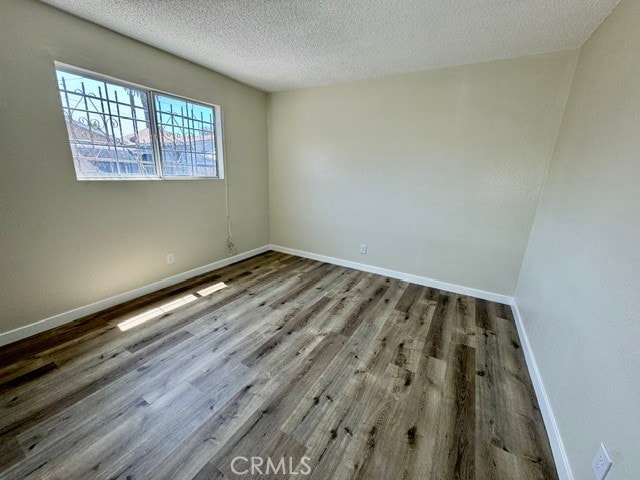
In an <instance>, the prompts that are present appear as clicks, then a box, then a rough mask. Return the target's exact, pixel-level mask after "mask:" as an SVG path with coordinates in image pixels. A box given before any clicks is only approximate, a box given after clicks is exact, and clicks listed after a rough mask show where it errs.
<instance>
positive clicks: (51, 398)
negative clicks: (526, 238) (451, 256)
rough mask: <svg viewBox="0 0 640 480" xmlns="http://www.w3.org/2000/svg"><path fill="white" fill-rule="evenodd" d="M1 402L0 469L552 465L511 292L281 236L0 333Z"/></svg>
mask: <svg viewBox="0 0 640 480" xmlns="http://www.w3.org/2000/svg"><path fill="white" fill-rule="evenodd" d="M210 286H215V287H214V288H211V289H210V291H209V292H207V291H203V289H204V288H205V287H210ZM211 290H215V291H211ZM199 291H200V292H202V293H200V294H199V293H197V292H199ZM141 315H146V316H145V317H141ZM119 326H120V327H122V328H124V329H125V330H124V331H123V330H122V329H121V328H120V327H119ZM127 327H130V328H128V329H127ZM0 408H1V416H0V479H65V480H66V479H84V478H86V479H116V478H118V479H129V480H137V479H154V480H156V479H171V480H176V479H198V480H202V479H221V478H225V479H231V478H245V479H246V478H289V477H290V478H310V479H314V480H315V479H327V480H329V479H331V480H333V479H392V480H396V479H441V480H446V479H520V480H525V479H544V480H553V479H556V478H557V476H556V472H555V466H554V464H553V459H552V455H551V451H550V447H549V443H548V439H547V435H546V431H545V429H544V425H543V423H542V418H541V415H540V411H539V409H538V404H537V402H536V398H535V396H534V393H533V388H532V385H531V381H530V378H529V376H528V373H527V369H526V366H525V363H524V358H523V354H522V350H521V348H520V345H519V340H518V335H517V332H516V329H515V325H514V321H513V318H512V316H511V311H510V309H509V307H508V306H506V305H500V304H496V303H492V302H487V301H484V300H478V299H474V298H471V297H466V296H461V295H456V294H453V293H448V292H444V291H439V290H434V289H431V288H426V287H421V286H417V285H412V284H408V283H406V282H402V281H399V280H395V279H390V278H386V277H383V276H379V275H373V274H367V273H363V272H360V271H356V270H350V269H346V268H342V267H337V266H334V265H328V264H324V263H320V262H315V261H311V260H306V259H302V258H298V257H293V256H289V255H284V254H280V253H275V252H268V253H266V254H263V255H259V256H257V257H253V258H251V259H249V260H246V261H244V262H242V263H238V264H235V265H232V266H229V267H227V268H224V269H221V270H217V271H215V272H212V273H210V274H207V275H202V276H200V277H198V278H195V279H192V280H190V281H188V282H185V283H183V284H181V285H178V286H176V287H172V288H169V289H165V290H163V291H161V292H157V293H155V294H152V295H148V296H146V297H143V298H141V299H138V300H136V301H133V302H129V303H127V304H123V305H120V306H118V307H115V308H113V309H110V310H108V311H104V312H101V313H99V314H95V315H92V316H89V317H86V318H83V319H81V320H78V321H75V322H73V323H70V324H68V325H65V326H62V327H60V328H57V329H55V330H51V331H49V332H45V333H43V334H40V335H38V336H35V337H32V338H30V339H27V340H25V341H22V342H18V343H15V344H12V345H8V346H6V347H3V348H0ZM252 457H254V458H252ZM252 466H253V470H252ZM234 470H235V473H234ZM245 471H247V472H246V473H244V474H242V473H243V472H245ZM238 472H240V473H238ZM252 473H253V474H252ZM296 473H297V475H296Z"/></svg>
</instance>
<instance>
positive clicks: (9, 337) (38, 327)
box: [0, 245, 270, 347]
mask: <svg viewBox="0 0 640 480" xmlns="http://www.w3.org/2000/svg"><path fill="white" fill-rule="evenodd" d="M269 250H270V247H269V245H264V246H262V247H259V248H254V249H253V250H249V251H248V252H244V253H240V254H238V255H234V256H232V257H229V258H224V259H222V260H218V261H217V262H213V263H210V264H208V265H204V266H202V267H198V268H194V269H193V270H189V271H187V272H183V273H179V274H177V275H173V276H171V277H167V278H164V279H162V280H160V281H158V282H154V283H152V284H149V285H146V286H144V287H140V288H136V289H135V290H130V291H128V292H124V293H121V294H119V295H116V296H114V297H110V298H107V299H105V300H100V301H98V302H95V303H92V304H91V305H86V306H84V307H80V308H76V309H73V310H69V311H68V312H64V313H60V314H58V315H54V316H53V317H49V318H45V319H44V320H40V321H38V322H35V323H32V324H29V325H25V326H24V327H19V328H16V329H14V330H10V331H8V332H3V333H0V347H1V346H3V345H8V344H9V343H13V342H16V341H18V340H22V339H23V338H27V337H30V336H32V335H36V334H38V333H41V332H44V331H46V330H50V329H52V328H55V327H59V326H60V325H64V324H65V323H69V322H72V321H73V320H77V319H78V318H82V317H84V316H87V315H91V314H92V313H96V312H99V311H100V310H105V309H107V308H110V307H113V306H115V305H118V304H120V303H124V302H127V301H129V300H133V299H135V298H138V297H142V296H143V295H147V294H149V293H153V292H156V291H158V290H162V289H163V288H166V287H171V286H172V285H176V284H178V283H180V282H183V281H185V280H188V279H190V278H192V277H196V276H198V275H202V274H203V273H208V272H211V271H212V270H216V269H218V268H222V267H226V266H227V265H231V264H232V263H237V262H240V261H242V260H245V259H247V258H249V257H253V256H255V255H259V254H260V253H264V252H268V251H269Z"/></svg>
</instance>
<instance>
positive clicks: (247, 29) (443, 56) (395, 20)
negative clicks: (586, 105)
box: [43, 0, 618, 92]
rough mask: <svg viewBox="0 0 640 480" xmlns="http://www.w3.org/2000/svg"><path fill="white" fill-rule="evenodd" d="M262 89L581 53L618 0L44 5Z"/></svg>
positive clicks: (115, 0)
mask: <svg viewBox="0 0 640 480" xmlns="http://www.w3.org/2000/svg"><path fill="white" fill-rule="evenodd" d="M43 1H44V2H45V3H48V4H50V5H54V6H56V7H58V8H60V9H63V10H66V11H68V12H70V13H73V14H75V15H77V16H79V17H82V18H85V19H88V20H91V21H93V22H95V23H97V24H99V25H103V26H105V27H107V28H110V29H112V30H115V31H116V32H119V33H122V34H124V35H127V36H129V37H132V38H135V39H137V40H140V41H142V42H144V43H147V44H149V45H153V46H155V47H157V48H160V49H162V50H165V51H167V52H170V53H173V54H175V55H178V56H180V57H183V58H186V59H188V60H191V61H193V62H195V63H198V64H201V65H203V66H205V67H208V68H211V69H213V70H215V71H218V72H220V73H223V74H225V75H228V76H230V77H232V78H235V79H237V80H240V81H241V82H244V83H247V84H249V85H252V86H254V87H257V88H259V89H261V90H265V91H270V92H273V91H282V90H291V89H296V88H303V87H312V86H319V85H327V84H332V83H340V82H346V81H351V80H359V79H365V78H373V77H381V76H385V75H392V74H397V73H406V72H414V71H421V70H429V69H433V68H441V67H450V66H456V65H463V64H469V63H479V62H485V61H489V60H496V59H502V58H511V57H518V56H522V55H531V54H536V53H545V52H552V51H558V50H567V49H573V48H577V47H580V46H582V44H583V43H584V42H585V41H586V40H587V39H588V38H589V36H590V35H591V33H593V31H594V30H595V29H596V27H597V26H598V25H599V24H600V23H601V22H602V20H603V19H604V18H605V17H606V16H607V15H608V14H609V13H610V12H611V10H612V9H613V8H614V7H615V5H616V4H617V3H618V0H519V1H513V0H447V1H443V0H348V1H347V0H317V1H308V0H289V1H282V0H180V1H167V0H164V1H158V0H110V1H108V2H105V1H104V0H83V1H82V2H79V1H77V0H43Z"/></svg>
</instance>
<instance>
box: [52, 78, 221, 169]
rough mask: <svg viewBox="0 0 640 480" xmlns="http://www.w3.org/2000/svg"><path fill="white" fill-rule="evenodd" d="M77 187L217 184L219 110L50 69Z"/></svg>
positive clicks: (121, 84) (164, 95) (162, 94)
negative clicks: (87, 183)
mask: <svg viewBox="0 0 640 480" xmlns="http://www.w3.org/2000/svg"><path fill="white" fill-rule="evenodd" d="M56 74H57V80H58V89H59V92H60V100H61V102H62V111H63V114H64V120H65V123H66V126H67V132H68V135H69V144H70V146H71V152H72V155H73V160H74V165H75V170H76V175H77V177H78V179H81V180H82V179H89V180H99V179H105V180H108V179H126V178H129V179H157V178H220V177H221V175H220V168H219V165H220V162H219V156H220V155H219V154H220V152H219V145H220V142H219V139H220V135H219V125H220V118H219V107H217V106H215V105H207V104H204V103H200V102H195V101H192V100H186V99H183V98H180V97H177V96H173V95H169V94H165V93H159V92H155V91H153V90H149V89H145V88H142V87H138V86H133V85H130V84H127V83H126V82H120V81H117V80H112V79H107V78H104V77H101V76H99V75H96V74H92V73H91V74H89V73H85V72H84V71H79V70H76V69H73V68H71V67H66V66H65V67H61V66H57V68H56Z"/></svg>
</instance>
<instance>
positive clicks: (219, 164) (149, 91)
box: [54, 61, 225, 182]
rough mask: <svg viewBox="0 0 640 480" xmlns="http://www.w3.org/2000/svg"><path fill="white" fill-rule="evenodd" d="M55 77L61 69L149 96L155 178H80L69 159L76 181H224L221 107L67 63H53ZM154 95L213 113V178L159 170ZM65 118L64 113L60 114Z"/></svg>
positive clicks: (159, 154) (158, 146) (151, 176)
mask: <svg viewBox="0 0 640 480" xmlns="http://www.w3.org/2000/svg"><path fill="white" fill-rule="evenodd" d="M54 67H55V68H54V77H55V78H57V74H56V71H57V70H61V71H65V72H69V73H76V74H78V75H83V76H85V77H88V78H92V79H95V80H98V81H105V82H110V83H114V84H116V85H122V86H128V87H132V88H135V89H138V90H141V91H143V92H144V93H145V94H146V95H147V96H148V105H149V117H150V119H151V120H150V121H149V129H150V131H151V135H152V137H153V142H152V143H153V153H154V162H155V165H156V174H155V175H146V176H131V175H129V176H117V175H105V176H100V177H89V176H83V177H79V176H78V172H77V169H76V164H75V159H74V158H73V156H72V160H73V162H74V163H73V165H74V171H75V173H76V179H77V180H78V181H82V182H85V181H89V182H99V181H106V182H112V181H123V180H124V181H129V180H133V181H155V180H224V178H225V161H224V128H223V124H224V121H223V118H222V107H221V106H220V105H216V104H213V103H209V102H204V101H202V100H196V99H193V98H189V97H185V96H183V95H177V94H175V93H171V92H167V91H164V90H159V89H157V88H151V87H147V86H144V85H140V84H138V83H134V82H129V81H127V80H122V79H120V78H116V77H112V76H110V75H105V74H102V73H97V72H93V71H91V70H87V69H84V68H80V67H76V66H74V65H69V64H66V63H62V62H58V61H55V62H54ZM56 91H57V92H58V101H59V102H60V105H61V107H62V108H63V109H64V105H62V99H61V98H60V94H59V87H58V85H57V81H56ZM155 94H158V95H163V96H168V97H173V98H176V99H177V100H184V101H186V102H191V103H195V104H200V105H203V106H206V107H210V108H212V109H213V111H214V116H215V131H214V137H215V142H216V156H217V158H216V173H217V175H216V176H196V175H165V174H164V173H163V168H162V165H163V164H162V155H163V152H162V148H161V145H160V139H159V136H158V124H157V115H156V105H155ZM63 115H64V112H63Z"/></svg>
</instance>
